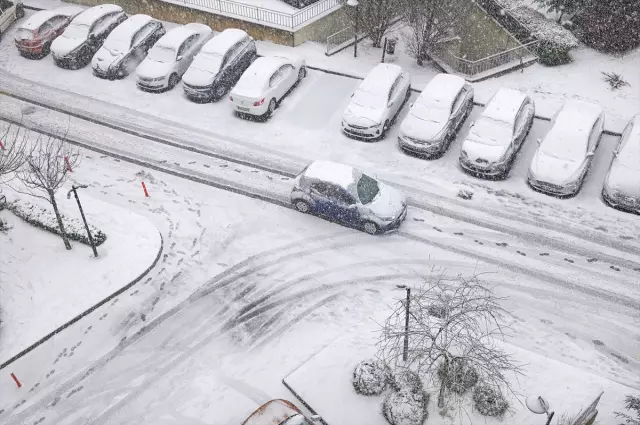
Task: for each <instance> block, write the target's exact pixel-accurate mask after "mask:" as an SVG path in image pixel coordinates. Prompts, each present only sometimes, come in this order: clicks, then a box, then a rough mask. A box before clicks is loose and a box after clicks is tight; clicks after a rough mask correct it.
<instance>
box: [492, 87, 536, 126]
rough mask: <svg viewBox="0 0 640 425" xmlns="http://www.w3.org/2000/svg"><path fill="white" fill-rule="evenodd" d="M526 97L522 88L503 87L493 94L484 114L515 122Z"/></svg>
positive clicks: (511, 122)
mask: <svg viewBox="0 0 640 425" xmlns="http://www.w3.org/2000/svg"><path fill="white" fill-rule="evenodd" d="M526 98H527V95H526V94H525V93H523V92H521V91H520V90H515V89H509V88H501V89H499V90H498V91H497V93H496V94H494V95H493V97H492V98H491V100H490V101H489V104H488V105H487V108H486V109H485V110H484V112H483V113H482V116H483V117H486V118H491V119H493V120H495V121H502V122H505V123H507V124H513V123H514V122H515V119H516V115H517V114H518V111H519V110H520V106H522V102H524V101H525V99H526Z"/></svg>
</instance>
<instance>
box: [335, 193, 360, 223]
mask: <svg viewBox="0 0 640 425" xmlns="http://www.w3.org/2000/svg"><path fill="white" fill-rule="evenodd" d="M330 189H331V190H330V193H329V196H330V199H331V201H332V202H331V206H330V210H331V215H332V217H333V218H335V219H336V220H339V221H341V222H343V223H347V224H358V223H360V214H359V213H358V208H357V204H356V200H355V198H354V197H353V196H351V194H349V193H347V191H346V190H345V189H344V188H342V187H338V186H334V185H331V186H330Z"/></svg>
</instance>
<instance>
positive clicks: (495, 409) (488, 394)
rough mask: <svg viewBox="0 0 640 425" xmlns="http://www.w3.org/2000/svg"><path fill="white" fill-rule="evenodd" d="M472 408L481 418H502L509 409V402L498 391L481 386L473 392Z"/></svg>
mask: <svg viewBox="0 0 640 425" xmlns="http://www.w3.org/2000/svg"><path fill="white" fill-rule="evenodd" d="M473 406H474V407H475V408H476V410H477V411H478V412H480V414H481V415H483V416H496V417H502V416H503V415H504V414H505V413H506V411H507V409H508V408H509V402H507V400H506V399H505V398H504V396H503V395H502V393H501V392H500V391H498V390H496V389H494V388H491V387H490V386H488V385H484V384H483V385H477V386H476V387H475V388H474V390H473Z"/></svg>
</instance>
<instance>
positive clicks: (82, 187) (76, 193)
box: [67, 184, 98, 257]
mask: <svg viewBox="0 0 640 425" xmlns="http://www.w3.org/2000/svg"><path fill="white" fill-rule="evenodd" d="M87 187H88V186H87V185H86V184H81V185H77V186H76V185H75V184H74V185H73V186H71V190H70V191H69V192H68V193H67V199H70V198H71V192H73V194H74V195H75V197H76V201H77V202H78V208H79V209H80V215H81V216H82V221H83V222H84V228H85V229H86V230H87V236H88V237H89V243H90V244H91V249H92V250H93V255H94V256H95V257H98V250H97V249H96V244H95V242H93V236H91V230H89V224H88V223H87V219H86V217H85V216H84V211H83V210H82V204H81V203H80V198H79V197H78V191H77V189H86V188H87Z"/></svg>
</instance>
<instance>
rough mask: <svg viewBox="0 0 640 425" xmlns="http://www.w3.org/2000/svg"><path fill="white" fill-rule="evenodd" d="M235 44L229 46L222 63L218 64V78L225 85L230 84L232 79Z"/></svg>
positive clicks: (235, 54)
mask: <svg viewBox="0 0 640 425" xmlns="http://www.w3.org/2000/svg"><path fill="white" fill-rule="evenodd" d="M236 48H237V44H235V45H233V46H231V47H229V50H227V52H226V53H225V54H224V57H223V58H222V65H221V66H220V72H219V74H218V80H219V81H220V82H222V83H223V84H224V85H225V86H227V87H228V86H230V85H231V84H232V83H233V81H232V79H233V78H232V76H233V73H234V71H235V68H234V65H235V62H236V57H237V53H238V52H237V50H236Z"/></svg>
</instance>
